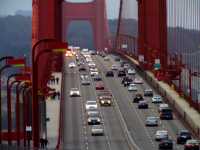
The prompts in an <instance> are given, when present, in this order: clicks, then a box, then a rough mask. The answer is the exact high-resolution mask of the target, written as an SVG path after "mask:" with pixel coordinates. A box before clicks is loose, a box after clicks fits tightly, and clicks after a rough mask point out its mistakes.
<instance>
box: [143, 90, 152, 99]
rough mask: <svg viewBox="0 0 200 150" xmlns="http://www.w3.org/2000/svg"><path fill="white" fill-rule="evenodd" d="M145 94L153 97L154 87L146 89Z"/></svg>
mask: <svg viewBox="0 0 200 150" xmlns="http://www.w3.org/2000/svg"><path fill="white" fill-rule="evenodd" d="M144 96H149V97H152V96H153V90H152V89H145V90H144Z"/></svg>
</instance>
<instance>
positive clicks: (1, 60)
mask: <svg viewBox="0 0 200 150" xmlns="http://www.w3.org/2000/svg"><path fill="white" fill-rule="evenodd" d="M8 59H13V57H12V56H5V57H1V58H0V63H1V62H3V61H7V60H8ZM9 67H11V66H10V65H4V66H3V67H1V68H0V133H2V108H1V107H2V106H1V104H2V99H1V74H2V72H3V71H4V70H5V69H6V68H9ZM0 144H1V134H0Z"/></svg>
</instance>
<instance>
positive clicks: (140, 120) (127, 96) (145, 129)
mask: <svg viewBox="0 0 200 150" xmlns="http://www.w3.org/2000/svg"><path fill="white" fill-rule="evenodd" d="M103 65H104V64H103ZM104 67H105V68H106V66H105V65H104ZM122 92H123V93H124V94H125V95H126V98H127V99H128V100H129V99H132V98H130V95H127V94H126V93H125V92H124V91H122ZM113 95H114V94H113ZM129 102H130V101H129ZM130 110H132V111H134V112H135V114H136V116H137V118H138V120H139V122H140V124H141V125H142V126H143V128H144V131H145V133H146V135H147V137H148V138H149V139H150V141H152V139H151V135H150V134H149V132H148V130H147V128H146V127H145V126H144V123H143V120H142V119H141V118H140V116H139V114H138V112H137V111H136V110H135V109H130ZM151 144H152V142H151ZM152 145H153V147H155V144H154V143H153V144H152Z"/></svg>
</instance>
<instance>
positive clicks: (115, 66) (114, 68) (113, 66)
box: [111, 65, 119, 70]
mask: <svg viewBox="0 0 200 150" xmlns="http://www.w3.org/2000/svg"><path fill="white" fill-rule="evenodd" d="M118 68H119V66H117V65H112V66H111V69H112V70H118Z"/></svg>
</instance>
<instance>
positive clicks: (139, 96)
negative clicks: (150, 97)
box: [133, 93, 144, 103]
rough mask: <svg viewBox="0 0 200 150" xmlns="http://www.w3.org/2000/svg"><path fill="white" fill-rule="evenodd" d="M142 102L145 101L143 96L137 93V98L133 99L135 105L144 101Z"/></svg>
mask: <svg viewBox="0 0 200 150" xmlns="http://www.w3.org/2000/svg"><path fill="white" fill-rule="evenodd" d="M142 100H144V99H143V96H142V94H140V93H137V94H136V95H135V97H134V98H133V103H139V101H142Z"/></svg>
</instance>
